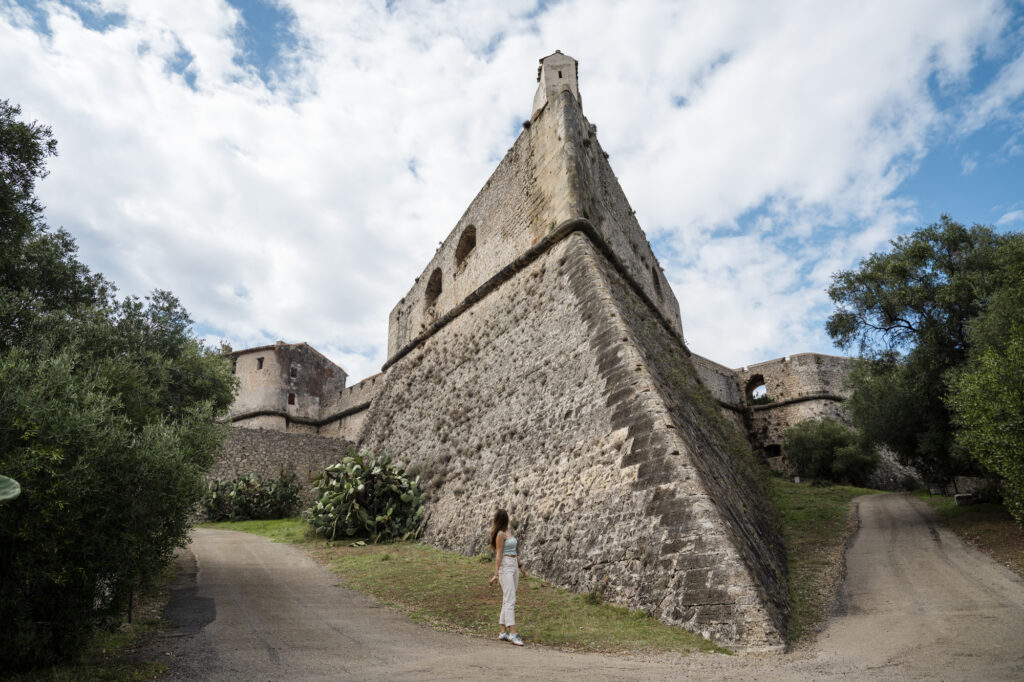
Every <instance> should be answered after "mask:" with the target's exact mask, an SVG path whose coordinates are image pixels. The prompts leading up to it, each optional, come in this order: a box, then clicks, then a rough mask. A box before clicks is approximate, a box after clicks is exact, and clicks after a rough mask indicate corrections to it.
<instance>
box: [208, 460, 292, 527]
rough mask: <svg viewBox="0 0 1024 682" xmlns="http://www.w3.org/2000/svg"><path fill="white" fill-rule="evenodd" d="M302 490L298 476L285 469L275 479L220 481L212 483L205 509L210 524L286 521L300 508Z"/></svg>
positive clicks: (256, 478)
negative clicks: (246, 521) (221, 522)
mask: <svg viewBox="0 0 1024 682" xmlns="http://www.w3.org/2000/svg"><path fill="white" fill-rule="evenodd" d="M300 490H302V486H301V485H300V484H299V481H298V479H297V478H296V477H295V474H294V473H292V472H291V471H285V470H283V469H282V470H281V473H280V474H279V475H278V477H277V478H276V479H267V478H263V477H262V476H257V475H256V474H249V475H247V476H239V477H238V478H236V479H234V480H233V481H225V480H221V479H219V478H218V479H215V480H213V481H211V482H210V489H209V491H208V492H207V493H206V498H205V499H204V500H203V506H204V508H205V510H206V518H207V520H209V521H225V520H227V521H245V520H248V519H257V520H259V519H283V518H287V517H289V516H291V515H292V514H294V513H295V510H296V509H297V508H298V506H299V491H300Z"/></svg>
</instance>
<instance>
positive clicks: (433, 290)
mask: <svg viewBox="0 0 1024 682" xmlns="http://www.w3.org/2000/svg"><path fill="white" fill-rule="evenodd" d="M440 295H441V268H435V269H434V271H433V272H432V273H430V280H429V281H428V282H427V293H426V298H425V299H424V301H423V305H424V306H425V307H427V308H429V307H430V306H432V305H434V302H435V301H437V297H438V296H440Z"/></svg>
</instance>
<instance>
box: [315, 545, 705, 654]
mask: <svg viewBox="0 0 1024 682" xmlns="http://www.w3.org/2000/svg"><path fill="white" fill-rule="evenodd" d="M310 549H311V551H312V552H313V553H314V554H315V555H316V556H317V558H318V559H319V560H321V561H325V562H327V563H328V564H329V565H330V567H331V570H332V571H334V572H335V573H337V574H338V575H339V576H341V578H342V580H343V581H344V582H345V583H346V584H347V585H349V586H350V587H352V588H354V589H357V590H359V591H361V592H365V593H368V594H371V595H373V596H374V597H375V598H377V600H378V601H381V602H383V603H385V604H388V605H391V606H395V607H397V608H399V609H400V610H402V611H405V612H407V613H408V614H409V617H410V618H411V619H412V620H413V621H415V622H420V623H428V624H430V625H432V626H434V627H437V628H440V629H443V630H455V631H458V632H464V633H468V634H472V635H479V636H482V637H495V636H497V634H498V612H499V611H500V610H501V589H500V588H499V587H498V586H497V585H495V586H493V587H491V586H489V585H488V584H487V581H488V580H489V579H490V577H491V574H492V571H491V568H492V566H493V562H492V561H490V560H488V559H486V558H483V559H482V558H480V557H475V558H473V557H464V556H462V555H460V554H456V553H453V552H444V551H441V550H438V549H435V548H433V547H430V546H428V545H424V544H420V543H415V542H400V543H394V544H388V545H367V546H364V547H348V546H347V543H344V544H340V543H339V544H331V545H326V544H325V543H322V542H321V543H319V544H318V545H317V544H312V543H311V545H310ZM516 620H517V621H519V623H518V625H519V627H518V628H517V629H518V630H519V631H520V632H521V633H522V634H523V636H524V637H525V638H527V640H528V641H529V642H530V643H536V644H544V645H547V646H554V647H560V648H564V649H571V650H575V651H602V652H625V651H629V652H635V651H652V652H655V651H657V652H676V653H680V654H688V653H692V652H696V651H717V652H724V651H725V650H724V649H722V648H720V647H718V646H716V645H715V644H713V643H712V642H709V641H708V640H705V639H703V638H702V637H700V636H698V635H694V634H693V633H690V632H688V631H686V630H684V629H683V628H680V627H673V626H670V625H665V624H664V623H662V622H660V621H659V620H657V619H655V618H652V617H650V616H648V615H646V614H643V613H635V612H630V611H629V610H628V609H625V608H621V607H617V606H612V605H610V604H603V603H600V600H599V599H594V598H592V597H591V598H588V595H577V594H573V593H570V592H568V591H566V590H562V589H557V588H554V587H552V586H550V585H548V584H547V583H545V582H543V581H542V580H540V579H538V578H535V577H527V578H525V579H523V580H521V581H520V583H519V591H518V593H517V596H516Z"/></svg>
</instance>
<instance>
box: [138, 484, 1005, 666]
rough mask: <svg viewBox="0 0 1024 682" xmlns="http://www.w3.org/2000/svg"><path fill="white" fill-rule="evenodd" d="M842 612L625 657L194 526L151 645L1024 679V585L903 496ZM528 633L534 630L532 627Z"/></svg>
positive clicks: (430, 659) (276, 654)
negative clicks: (446, 613)
mask: <svg viewBox="0 0 1024 682" xmlns="http://www.w3.org/2000/svg"><path fill="white" fill-rule="evenodd" d="M859 504H860V516H861V523H862V528H861V531H860V532H859V533H858V535H857V537H856V539H855V541H854V543H853V545H852V546H851V548H850V550H849V552H848V555H847V560H848V579H847V581H846V584H845V585H844V590H843V604H842V613H841V615H838V616H836V617H835V618H834V619H832V620H831V621H830V623H829V626H828V628H827V629H826V630H825V632H823V633H822V634H821V636H820V637H819V639H818V642H817V643H816V644H815V645H813V646H812V647H809V648H807V649H804V650H801V651H798V652H796V653H793V654H788V655H785V656H762V657H755V656H721V655H699V656H691V657H689V658H679V657H674V656H663V657H648V658H624V657H617V656H603V655H597V654H570V653H564V652H560V651H555V650H551V649H546V648H543V647H536V646H528V647H525V648H522V649H518V648H514V647H511V646H509V645H507V644H503V643H500V642H497V641H487V640H482V639H478V638H472V637H466V636H462V635H455V634H449V633H442V632H437V631H434V630H430V629H428V628H425V627H422V626H418V625H415V624H413V623H411V622H409V620H408V619H407V618H405V617H404V616H402V615H401V614H398V613H395V612H393V611H391V610H388V609H385V608H380V607H378V606H375V605H374V604H373V603H372V602H370V600H368V599H367V598H365V597H363V596H362V595H360V594H357V593H355V592H352V591H349V590H346V589H343V588H339V587H338V586H337V581H336V579H335V578H334V577H333V576H331V575H330V574H329V573H328V572H327V571H326V570H324V569H323V568H322V567H320V566H318V565H317V564H315V563H314V562H313V561H311V560H310V559H308V558H307V557H306V556H305V554H304V553H303V552H302V550H300V549H298V548H296V547H292V546H288V545H281V544H273V543H271V542H270V541H269V540H266V539H265V538H260V537H255V536H252V535H245V534H242V533H233V532H230V531H213V530H198V531H196V533H195V540H194V542H193V545H192V548H191V549H192V551H191V552H187V553H185V554H183V555H182V557H181V559H180V560H179V563H180V564H181V565H182V566H183V567H184V568H185V569H186V570H185V571H184V572H183V574H182V578H181V580H180V583H179V585H178V586H177V587H176V589H175V592H174V594H175V599H174V600H173V601H172V606H171V608H170V610H169V615H170V617H171V619H172V621H173V622H175V623H176V626H177V628H176V630H174V631H172V632H171V633H169V634H168V635H167V636H166V637H163V638H161V639H159V640H157V641H156V642H154V644H153V646H152V647H151V650H150V653H151V654H153V655H155V656H160V657H162V658H163V659H164V660H166V661H167V662H168V664H169V665H170V668H171V671H172V674H171V676H170V677H171V678H172V679H182V680H193V679H195V680H201V679H216V680H284V679H288V680H319V679H324V680H326V679H331V680H338V679H412V678H415V679H419V680H424V679H427V680H434V679H437V680H440V679H480V678H482V677H484V676H488V675H503V674H507V673H510V672H513V671H514V674H515V676H516V677H517V678H519V679H550V678H561V679H566V680H577V679H579V680H583V679H586V680H613V679H615V680H618V679H655V680H658V679H679V678H681V677H690V676H699V677H702V678H713V679H751V678H755V677H756V678H762V677H764V678H767V677H770V678H772V679H794V680H809V679H821V678H823V677H847V678H848V679H863V678H866V677H869V678H900V679H925V678H927V679H935V678H940V679H946V680H955V679H965V680H966V679H987V680H992V679H1024V582H1022V581H1021V580H1020V579H1019V578H1017V577H1016V576H1014V575H1013V574H1012V573H1010V572H1009V571H1008V570H1006V569H1004V568H1003V567H1001V566H999V565H998V564H996V563H995V562H992V561H991V560H989V559H988V558H987V557H985V556H983V555H982V554H980V553H978V552H976V551H975V550H973V549H971V548H969V547H967V546H966V545H964V544H963V543H962V542H961V541H960V540H959V539H958V538H956V537H955V536H954V535H952V534H951V533H949V532H948V531H946V530H944V529H942V528H938V527H936V525H935V521H934V517H933V516H932V512H931V510H930V509H928V508H927V507H926V506H925V505H924V504H923V503H921V502H919V501H917V500H915V499H913V498H912V497H909V496H901V495H877V496H869V497H865V498H860V500H859ZM527 632H528V629H527Z"/></svg>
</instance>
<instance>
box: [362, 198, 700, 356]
mask: <svg viewBox="0 0 1024 682" xmlns="http://www.w3.org/2000/svg"><path fill="white" fill-rule="evenodd" d="M574 232H581V233H582V234H583V235H584V236H586V237H587V239H589V240H590V241H591V242H592V243H593V244H594V246H596V247H597V249H598V251H600V252H601V253H602V255H604V257H605V258H607V259H608V261H609V262H610V263H611V264H612V266H613V267H614V268H615V270H616V271H617V272H618V273H619V275H621V276H622V278H623V279H624V280H625V281H626V282H627V283H628V284H629V286H630V288H631V289H632V290H633V291H634V292H635V293H636V294H637V296H639V297H640V299H641V300H642V301H643V302H644V304H645V305H646V306H647V307H648V308H650V309H651V312H653V313H654V316H655V318H656V319H657V320H658V321H659V322H660V323H661V324H662V326H663V327H665V329H666V330H667V331H668V332H669V333H670V334H671V335H672V336H673V337H674V338H676V339H677V340H678V341H679V343H680V344H681V345H682V347H683V350H684V351H685V352H686V355H687V357H689V356H690V349H689V348H688V347H687V346H686V341H685V340H684V339H683V337H682V336H681V335H680V334H679V332H677V331H676V330H675V328H674V327H673V326H672V323H671V321H669V320H667V319H665V316H664V315H663V314H662V313H661V310H659V309H658V306H657V305H656V304H655V303H654V301H652V300H651V299H650V297H649V296H648V295H647V292H645V291H644V289H643V287H641V286H640V285H639V284H638V283H637V282H636V280H635V279H634V278H633V276H632V275H631V274H630V272H629V270H627V269H626V266H625V265H623V263H622V261H620V260H619V258H618V257H617V256H616V255H615V252H614V251H612V249H611V247H609V246H608V244H606V243H605V241H604V239H603V238H602V237H601V234H600V233H599V232H598V231H597V229H596V228H595V227H594V226H593V224H592V223H591V222H590V221H589V220H587V219H585V218H573V219H571V220H566V221H565V222H563V223H562V224H561V225H559V226H558V227H557V228H555V230H554V231H552V232H550V233H549V234H548V235H547V236H546V237H544V238H543V239H541V240H540V241H539V242H537V243H536V244H535V245H534V246H532V247H530V248H529V249H527V250H526V251H525V252H524V253H523V254H522V255H521V256H519V257H517V258H516V259H515V260H514V261H512V262H511V263H509V264H508V265H506V266H505V267H503V268H502V269H501V270H499V271H498V273H497V274H496V275H494V276H493V277H491V278H490V279H489V280H487V281H486V282H484V283H483V284H481V285H480V286H479V287H477V289H476V290H475V291H473V292H472V293H471V294H469V295H468V296H466V298H464V299H463V300H462V302H461V303H459V304H458V305H456V306H455V307H454V308H452V309H451V310H449V311H448V312H447V313H445V314H444V316H443V317H441V319H439V320H437V321H436V322H434V323H433V324H432V325H430V327H428V328H427V329H426V330H425V331H424V332H423V333H422V334H420V335H419V336H417V337H416V338H415V339H413V340H412V341H410V342H409V343H407V344H406V345H405V346H403V347H402V348H400V349H399V350H398V351H396V352H395V354H394V355H392V356H391V357H390V358H388V360H387V362H385V363H384V366H383V367H381V371H382V372H386V371H387V370H388V368H389V367H391V366H392V365H394V364H395V363H396V362H398V361H399V360H401V359H402V358H403V357H405V356H406V355H408V354H409V353H410V352H411V351H412V350H413V349H415V348H416V347H418V346H419V345H421V344H422V343H423V342H424V341H426V340H427V339H429V338H430V337H431V336H433V335H434V334H436V333H437V332H439V331H440V330H441V329H443V328H444V327H446V326H447V325H448V324H449V323H450V322H451V321H452V320H454V319H455V318H457V317H458V316H459V315H461V314H462V313H464V312H465V311H467V310H468V309H469V308H471V307H472V306H473V305H474V304H476V303H477V302H478V301H480V300H481V299H483V298H484V297H485V296H487V295H488V294H490V293H491V292H493V291H494V290H495V289H497V288H498V287H499V286H501V285H502V284H504V283H505V282H507V281H508V280H510V279H512V277H514V276H515V275H516V273H518V272H520V271H521V270H523V269H524V268H526V267H527V266H528V265H530V264H531V263H533V262H534V261H535V260H537V259H538V258H540V257H541V256H543V255H544V254H545V253H547V252H548V251H550V250H551V249H552V248H553V247H554V246H555V245H557V244H558V243H560V242H561V241H562V240H564V239H566V238H567V237H569V235H571V234H573V233H574Z"/></svg>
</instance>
